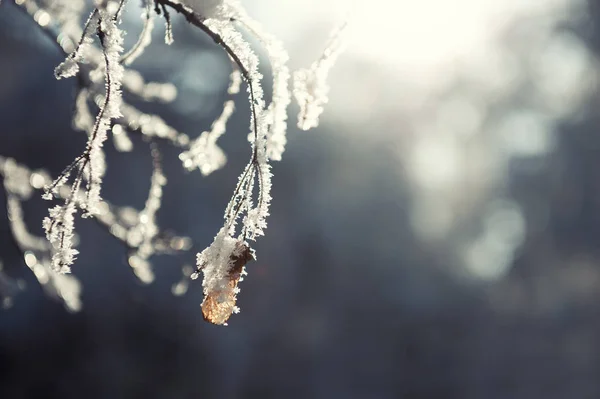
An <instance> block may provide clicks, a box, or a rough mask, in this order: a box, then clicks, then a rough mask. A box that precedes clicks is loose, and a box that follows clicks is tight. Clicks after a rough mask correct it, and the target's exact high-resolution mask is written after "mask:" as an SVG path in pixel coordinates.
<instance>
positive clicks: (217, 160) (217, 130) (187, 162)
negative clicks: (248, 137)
mask: <svg viewBox="0 0 600 399" xmlns="http://www.w3.org/2000/svg"><path fill="white" fill-rule="evenodd" d="M234 109H235V105H234V103H233V101H231V100H229V101H227V102H226V103H225V106H224V107H223V112H222V113H221V116H219V117H218V118H217V119H216V120H215V121H214V122H213V125H212V128H211V129H210V131H208V132H202V134H201V135H200V137H198V138H197V139H195V140H194V141H192V143H191V145H190V149H189V150H188V151H184V152H182V153H181V154H180V155H179V159H181V161H182V162H183V166H184V167H185V168H186V169H187V170H193V169H195V168H198V169H200V172H202V174H203V175H204V176H207V175H209V174H211V173H212V172H214V171H215V170H218V169H221V168H222V167H223V166H225V162H226V161H227V157H226V156H225V153H224V152H223V150H222V149H221V148H220V147H219V146H218V145H217V140H218V139H219V137H221V136H222V135H223V133H225V126H226V124H227V121H228V120H229V117H230V116H231V114H233V110H234Z"/></svg>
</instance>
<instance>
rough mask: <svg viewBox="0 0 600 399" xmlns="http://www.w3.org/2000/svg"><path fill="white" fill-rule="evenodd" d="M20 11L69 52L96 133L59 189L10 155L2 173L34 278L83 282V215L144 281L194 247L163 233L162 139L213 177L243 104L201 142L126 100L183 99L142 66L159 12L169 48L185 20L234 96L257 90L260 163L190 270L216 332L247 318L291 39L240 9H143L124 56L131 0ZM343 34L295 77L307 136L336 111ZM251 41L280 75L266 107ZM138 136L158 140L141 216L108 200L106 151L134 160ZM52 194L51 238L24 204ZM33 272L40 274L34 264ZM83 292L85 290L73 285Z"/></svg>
mask: <svg viewBox="0 0 600 399" xmlns="http://www.w3.org/2000/svg"><path fill="white" fill-rule="evenodd" d="M90 1H91V0H90ZM15 4H17V5H18V6H19V7H20V9H22V10H24V11H25V12H26V13H27V15H29V16H30V17H31V18H32V20H33V21H35V23H36V24H37V26H38V27H40V28H41V29H42V31H43V32H44V33H45V34H46V35H47V36H49V37H50V38H51V39H52V40H53V42H54V43H55V44H56V45H57V47H58V48H59V49H60V51H61V52H62V53H63V54H64V55H65V57H66V58H65V61H64V62H62V63H61V64H60V65H58V66H57V67H56V70H55V75H56V77H57V78H58V79H62V78H68V77H72V76H76V77H77V95H76V98H75V113H74V115H73V127H74V128H75V129H77V130H80V131H84V132H86V134H87V136H88V140H87V144H86V147H85V149H84V150H83V152H82V153H81V154H80V155H79V156H77V157H76V158H75V160H73V161H72V162H71V163H70V164H69V165H68V166H67V167H66V168H65V169H64V171H63V172H62V173H61V174H60V175H59V176H58V177H57V178H56V179H55V180H50V178H49V175H48V174H47V173H46V172H31V171H29V170H27V169H26V168H25V167H14V165H16V163H14V161H12V160H7V159H5V158H1V157H0V175H1V176H2V177H3V178H4V183H5V191H6V193H7V198H9V200H8V203H9V209H8V211H9V213H10V214H11V215H13V216H14V218H13V219H14V221H13V223H12V227H11V228H12V230H13V235H14V236H15V237H17V238H16V241H17V243H18V247H19V248H20V250H21V251H22V252H23V255H24V256H25V261H26V263H27V265H28V266H30V267H32V270H33V271H34V273H35V274H36V276H38V274H39V276H42V274H43V275H46V276H50V277H48V281H55V280H56V281H57V283H56V284H59V285H60V284H63V283H64V282H65V281H76V280H73V279H74V277H72V276H62V275H61V274H60V273H68V272H69V271H70V266H71V265H72V264H73V262H74V261H75V258H76V256H77V254H78V252H77V249H76V243H77V239H76V234H75V230H74V228H75V215H76V214H77V212H78V211H79V210H81V211H82V216H84V217H92V218H93V220H95V221H97V222H98V223H99V224H100V225H102V226H104V227H105V228H107V230H108V231H109V232H110V234H111V235H113V236H114V237H116V238H117V239H118V240H120V241H121V242H122V243H123V244H124V245H125V247H126V248H127V250H128V255H129V257H128V259H129V264H130V266H131V267H132V268H133V271H134V272H135V274H136V275H137V276H138V278H140V279H141V280H142V281H143V282H146V283H149V282H151V281H152V280H153V279H154V275H153V273H152V269H151V267H150V263H149V258H150V257H151V256H152V255H155V254H158V253H163V252H172V251H178V250H186V249H189V247H190V245H191V244H190V240H189V239H187V238H185V237H176V236H172V237H171V236H168V235H166V234H164V233H163V232H161V231H160V228H159V226H158V225H157V221H156V215H157V213H158V211H159V208H160V205H161V198H162V196H163V194H164V190H165V186H166V183H167V179H166V177H165V174H164V172H163V168H162V158H161V154H160V153H159V150H158V148H159V147H158V142H157V140H158V139H161V140H163V141H166V142H167V143H169V144H171V145H173V146H175V147H177V148H179V149H180V151H181V153H180V159H181V161H182V162H183V166H184V167H185V168H186V169H188V170H193V169H196V168H197V169H199V170H200V172H201V174H202V175H208V174H211V173H214V172H216V171H217V170H219V169H220V168H222V167H223V166H224V165H225V163H226V159H227V158H226V155H225V153H224V151H223V150H222V149H221V148H220V147H219V145H218V143H217V142H218V140H219V139H220V138H221V136H222V135H223V134H225V132H226V130H227V122H228V120H229V119H230V117H231V115H232V114H233V112H234V110H235V108H236V107H235V103H234V99H233V97H231V98H228V99H227V100H226V101H225V102H224V104H223V110H222V112H221V114H220V116H219V117H218V118H217V119H216V120H215V121H214V122H213V124H212V126H211V128H210V129H209V130H206V131H204V132H202V133H201V134H199V135H198V136H197V138H195V139H191V138H190V137H189V136H188V135H187V134H185V133H182V132H179V131H178V130H177V129H175V128H173V127H172V126H171V125H170V124H169V123H168V122H166V121H165V120H163V119H162V118H161V117H160V116H158V115H153V114H148V113H146V112H142V111H141V110H140V109H138V108H137V107H136V106H134V105H132V104H131V103H128V102H126V101H124V100H123V98H122V95H121V91H124V92H126V93H128V94H130V95H131V96H133V97H134V98H136V99H138V100H139V101H142V102H148V101H157V102H161V103H168V102H171V101H173V100H174V99H175V97H176V95H177V90H176V88H175V86H174V85H173V84H171V83H169V82H166V83H157V82H146V81H145V79H144V78H143V76H142V75H141V74H140V73H139V72H138V71H136V70H135V69H133V68H132V65H134V63H135V60H136V59H138V58H139V57H140V56H141V55H142V54H143V53H144V51H145V50H146V49H147V48H148V47H149V46H150V45H151V44H152V32H153V27H154V23H155V19H154V18H155V15H159V16H162V17H163V18H164V20H165V24H166V28H165V31H166V36H165V42H166V43H167V44H171V43H173V24H174V23H175V20H174V19H173V18H172V16H171V12H174V13H175V14H173V15H176V14H180V15H182V16H183V17H184V18H185V20H186V21H187V22H188V23H189V24H191V25H192V26H194V27H195V28H197V29H199V30H200V31H202V32H203V33H204V34H206V35H207V36H208V37H210V38H211V39H212V40H213V42H214V43H215V44H216V45H217V46H218V47H220V48H221V49H222V50H223V52H224V53H225V54H226V55H227V56H228V57H229V59H230V60H231V65H232V72H231V75H230V85H229V88H228V90H227V91H228V93H229V95H231V96H233V95H234V94H236V93H238V92H239V90H240V86H241V84H242V83H245V86H246V89H247V93H248V102H249V106H250V117H249V127H248V130H247V131H246V132H245V133H247V135H241V136H242V137H246V136H247V137H248V139H249V142H250V154H249V155H250V156H249V160H248V163H247V164H246V166H245V167H244V169H243V170H242V172H241V174H240V175H239V178H238V181H237V184H236V186H235V189H234V190H233V195H232V197H231V199H230V201H229V203H228V204H227V206H226V207H225V212H224V220H223V225H222V226H221V227H220V228H219V230H218V233H217V234H216V236H215V238H214V240H213V242H212V243H211V244H210V245H209V246H208V247H207V248H206V249H204V250H203V251H201V252H200V253H198V254H197V263H196V268H195V271H193V269H191V268H189V267H186V268H184V278H191V279H192V280H194V279H197V278H198V277H199V276H200V274H202V275H203V282H202V287H203V292H204V301H203V303H202V313H203V316H204V318H205V319H206V320H208V321H210V322H212V323H215V324H226V322H227V320H228V319H229V317H230V315H231V314H232V313H234V312H237V311H238V310H239V309H238V308H237V307H236V297H237V293H238V292H239V288H238V283H239V282H240V281H241V280H242V276H243V275H244V274H245V265H246V264H247V262H249V261H250V260H253V259H255V254H254V251H253V249H252V248H251V246H250V242H251V241H253V240H256V238H257V237H259V236H262V235H264V233H265V229H266V227H267V217H268V216H269V206H270V203H271V165H270V161H278V160H281V158H282V154H283V152H284V150H285V145H286V142H287V139H286V131H287V119H288V114H287V108H288V105H289V104H290V101H291V93H290V88H289V81H290V71H289V68H288V66H287V63H288V59H289V56H288V54H287V52H286V51H285V49H284V47H283V45H282V43H281V41H279V40H278V39H277V38H276V37H275V36H273V35H271V34H270V33H268V32H267V31H266V30H265V29H263V27H262V26H261V25H260V24H259V23H258V21H256V20H254V19H253V18H252V17H251V16H250V15H249V14H248V13H247V12H246V10H245V9H244V8H243V7H242V5H241V4H240V3H239V2H238V1H237V0H142V1H141V10H142V28H141V31H140V33H139V36H138V37H137V40H136V41H135V43H134V44H133V46H132V47H131V48H130V49H129V50H127V51H125V50H124V49H123V35H124V33H125V32H124V31H123V30H122V29H121V27H120V15H121V13H122V11H123V9H124V7H125V4H126V0H119V1H115V0H94V1H93V4H94V6H95V8H94V10H93V11H92V12H91V14H90V15H89V16H88V17H87V18H86V19H85V21H84V22H83V23H81V20H82V19H83V13H84V12H85V10H86V3H85V1H84V0H15ZM342 31H343V28H340V29H339V30H338V31H337V32H336V33H334V35H333V36H332V40H331V42H330V44H329V45H328V46H327V48H326V50H325V52H324V53H323V55H322V56H321V57H320V58H319V60H317V61H316V62H315V63H314V64H313V65H312V66H311V68H310V69H308V70H303V71H299V72H297V73H295V74H294V76H295V83H294V94H295V97H296V99H297V100H298V101H299V104H300V108H301V114H300V120H301V123H300V125H301V127H302V128H307V127H313V126H316V123H317V122H318V117H319V115H320V113H321V112H322V106H323V104H324V103H326V102H327V86H326V82H325V77H326V75H327V73H328V71H329V69H330V68H331V65H332V64H333V61H334V60H335V58H337V56H338V54H339V52H340V51H341V40H340V37H341V32H342ZM245 35H249V36H251V37H253V38H255V39H256V40H257V42H258V44H259V45H260V46H261V47H262V48H263V49H264V50H265V51H266V55H267V60H268V67H269V68H270V70H271V74H272V77H273V82H272V88H273V92H272V95H271V97H270V98H268V99H265V98H264V93H263V88H262V85H263V75H262V73H261V70H260V68H259V58H258V56H257V55H256V53H255V51H254V49H253V48H252V46H251V45H250V43H249V41H248V40H247V38H246V36H245ZM59 38H60V40H59ZM94 115H95V116H94ZM109 131H110V132H111V133H112V134H111V135H110V136H109ZM129 134H137V135H138V136H141V137H143V138H144V139H145V140H146V141H150V148H151V150H150V153H151V156H152V165H153V172H152V177H151V182H150V190H149V194H148V199H147V201H146V204H145V206H144V209H142V210H141V211H139V212H138V211H135V210H132V209H131V208H117V207H114V206H112V205H110V204H109V203H108V202H106V201H105V200H103V199H102V198H101V187H102V180H103V177H104V173H105V170H106V167H107V165H106V160H105V157H104V152H103V145H104V143H105V141H106V140H108V139H109V138H112V140H113V143H114V145H115V147H116V148H117V149H118V150H119V151H121V152H129V151H131V150H132V149H133V141H132V140H131V138H130V137H129ZM2 162H3V163H2ZM11 165H13V166H11ZM2 166H3V168H2ZM15 176H21V178H23V179H26V180H27V179H29V180H31V184H30V185H27V184H23V185H19V184H15V181H16V180H19V179H17V178H16V177H15ZM34 176H35V177H34ZM34 180H35V184H34V183H33V181H34ZM42 187H43V188H44V189H45V194H44V196H43V197H44V198H45V199H53V198H56V199H60V200H62V201H63V203H62V204H60V205H55V206H54V207H52V208H51V209H50V210H49V216H48V217H47V218H45V219H44V222H43V226H44V229H45V231H46V240H44V239H43V238H42V237H35V236H32V235H30V234H29V233H28V232H27V229H26V228H25V225H24V223H22V217H21V214H22V210H21V206H20V204H21V202H22V201H23V200H25V199H27V198H29V196H30V195H31V192H32V191H33V190H34V189H36V190H37V189H41V188H42ZM19 190H21V191H23V190H24V191H23V192H21V191H19ZM238 223H239V225H238ZM28 254H29V255H28ZM28 256H29V257H28ZM34 259H35V262H34ZM30 263H31V265H41V266H40V267H37V266H35V267H33V266H31V265H30ZM36 270H37V271H36ZM40 270H43V272H44V273H42V272H41V271H40ZM39 276H38V280H40V282H42V279H43V277H39ZM59 276H60V277H59ZM65 278H66V280H65ZM69 279H72V280H69ZM61 282H63V283H61ZM42 284H44V283H43V282H42ZM56 284H55V285H56ZM64 284H67V283H64ZM64 284H63V285H64ZM57 287H58V286H57ZM61 287H62V285H61ZM73 287H79V286H78V285H77V286H75V285H73V284H71V288H73ZM61 290H62V291H61ZM65 290H66V289H62V288H56V289H55V291H57V292H58V295H59V296H60V297H62V298H63V299H64V300H65V302H67V305H68V306H69V307H71V308H75V307H78V305H77V306H76V304H77V303H78V302H77V300H76V299H74V298H75V297H77V298H78V292H79V288H77V289H75V288H73V290H75V291H77V295H71V296H70V297H69V298H67V297H66V296H65V295H66V294H65V295H62V294H61V293H60V292H63V291H64V292H66V291H65ZM185 290H187V281H186V280H182V281H181V282H179V283H177V284H176V285H175V286H174V287H173V293H174V294H177V295H180V294H183V293H184V292H185ZM73 292H74V291H73Z"/></svg>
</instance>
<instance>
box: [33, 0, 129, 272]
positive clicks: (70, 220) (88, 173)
mask: <svg viewBox="0 0 600 399" xmlns="http://www.w3.org/2000/svg"><path fill="white" fill-rule="evenodd" d="M123 3H124V1H121V3H120V5H122V4H123ZM119 10H120V8H119V9H117V11H115V12H114V13H110V12H109V11H108V7H106V8H97V9H95V10H94V12H92V15H91V16H90V18H88V21H87V23H86V26H85V28H84V30H83V36H82V38H81V40H80V42H79V46H78V47H77V48H76V49H75V51H74V52H73V53H72V54H71V55H70V56H69V57H68V58H67V60H66V61H65V62H66V63H67V64H65V63H63V64H64V65H66V66H64V67H63V68H61V67H60V66H59V68H58V70H57V77H58V78H60V77H68V76H73V75H74V74H75V73H77V72H78V69H77V68H73V67H72V66H68V65H70V64H69V63H74V62H76V61H77V59H78V57H79V54H80V53H81V48H82V47H81V46H82V45H84V44H86V45H89V43H91V39H90V36H91V33H90V32H94V31H95V33H96V36H97V37H98V40H99V41H100V45H101V47H102V53H103V58H104V76H105V90H106V94H105V100H104V104H103V105H102V107H101V108H100V111H99V113H98V115H97V116H96V121H95V123H94V125H93V126H92V127H91V130H90V132H89V138H88V142H87V145H86V149H85V151H84V152H83V154H82V155H80V156H79V157H77V158H76V159H75V161H73V163H72V164H71V165H70V166H68V167H67V168H66V169H65V171H64V172H63V173H62V174H61V175H60V176H59V177H58V178H57V179H56V180H55V181H54V182H53V183H52V184H51V185H49V186H48V187H46V194H45V198H46V199H51V194H50V193H53V194H55V193H56V190H57V189H58V188H60V186H62V185H63V184H65V183H66V181H67V180H68V179H69V177H70V175H71V173H72V172H73V171H75V172H76V176H75V178H74V182H73V185H72V192H71V195H70V196H69V197H68V198H67V199H66V200H65V203H64V205H57V206H55V207H54V208H51V209H50V211H49V212H50V215H49V217H47V218H45V219H44V223H43V226H44V230H45V231H46V236H47V238H48V240H49V241H50V243H51V244H52V245H53V247H54V249H55V252H54V254H53V257H52V267H53V269H54V270H55V271H56V272H60V273H68V272H70V265H72V264H73V262H74V260H75V256H76V255H77V250H75V249H74V248H73V247H72V236H73V231H74V223H75V222H74V214H75V213H76V211H77V209H76V207H75V198H76V197H77V195H78V193H79V189H80V187H81V185H82V184H83V180H84V179H85V180H86V199H85V200H84V201H83V202H82V203H81V204H80V207H81V208H82V209H83V210H84V213H83V216H84V217H85V216H91V215H93V214H95V213H97V212H98V210H97V207H98V205H99V203H100V188H101V185H102V177H103V175H104V171H105V168H106V164H105V161H104V153H103V151H102V145H103V143H104V141H105V140H106V138H107V131H108V129H109V127H110V123H111V120H113V119H115V118H119V117H120V116H121V111H120V106H121V80H122V77H123V67H122V66H121V64H120V62H119V59H120V56H121V52H122V51H123V46H122V44H123V37H122V32H121V30H120V29H119V28H118V27H117V19H118V15H117V14H118V12H119ZM94 25H95V27H94ZM63 64H61V65H63ZM75 65H77V64H75ZM65 71H66V72H65ZM79 101H80V104H78V105H79V107H78V108H79V109H80V110H82V111H84V110H85V106H84V103H85V99H80V100H79ZM79 116H80V119H79V121H78V122H79V125H80V126H81V127H84V128H85V127H88V125H89V121H87V120H86V119H87V118H86V115H85V112H80V113H79ZM82 118H83V119H82Z"/></svg>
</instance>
